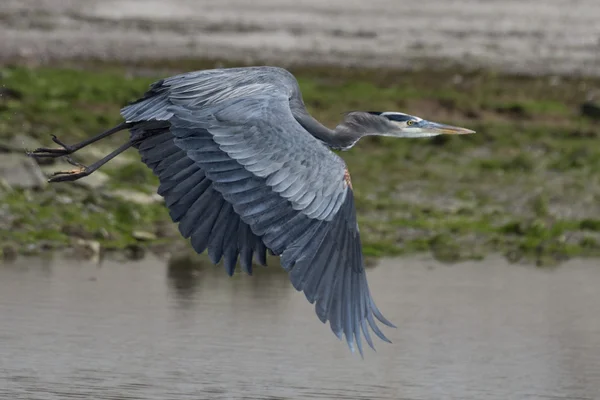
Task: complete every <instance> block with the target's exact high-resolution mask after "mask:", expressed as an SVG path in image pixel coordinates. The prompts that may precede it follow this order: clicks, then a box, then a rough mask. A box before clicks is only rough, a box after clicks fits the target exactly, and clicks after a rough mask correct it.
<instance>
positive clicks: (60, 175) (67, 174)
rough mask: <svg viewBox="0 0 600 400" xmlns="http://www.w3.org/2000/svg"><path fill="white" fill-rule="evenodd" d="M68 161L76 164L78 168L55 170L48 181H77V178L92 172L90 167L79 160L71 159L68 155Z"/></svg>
mask: <svg viewBox="0 0 600 400" xmlns="http://www.w3.org/2000/svg"><path fill="white" fill-rule="evenodd" d="M67 161H68V162H69V164H71V165H74V166H76V167H78V168H76V169H72V170H70V171H58V172H54V173H53V174H52V175H50V179H48V182H70V181H76V180H77V179H80V178H83V177H85V176H88V175H89V174H90V173H91V172H90V170H89V169H88V167H86V166H85V165H83V164H81V163H78V162H77V161H74V160H73V159H71V157H67Z"/></svg>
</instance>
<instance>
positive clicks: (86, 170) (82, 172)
mask: <svg viewBox="0 0 600 400" xmlns="http://www.w3.org/2000/svg"><path fill="white" fill-rule="evenodd" d="M131 146H133V143H131V142H127V143H125V144H123V145H121V146H120V147H119V148H118V149H116V150H115V151H113V152H112V153H110V154H109V155H107V156H106V157H104V158H102V159H100V160H98V161H96V162H95V163H93V164H92V165H90V166H89V167H88V166H85V165H83V164H80V163H78V162H76V161H73V160H72V159H71V158H70V157H69V158H67V161H68V162H69V163H70V164H72V165H75V166H76V167H78V168H77V169H73V170H70V171H58V172H55V173H53V174H52V175H51V177H50V179H48V182H69V181H76V180H77V179H80V178H83V177H86V176H88V175H90V174H91V173H93V172H94V171H96V170H97V169H98V168H100V167H101V166H103V165H104V164H106V163H107V162H109V161H110V160H112V159H113V158H115V157H116V156H118V155H119V154H121V153H122V152H124V151H125V150H127V149H128V148H130V147H131Z"/></svg>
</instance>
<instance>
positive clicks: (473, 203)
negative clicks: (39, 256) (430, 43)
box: [0, 60, 600, 263]
mask: <svg viewBox="0 0 600 400" xmlns="http://www.w3.org/2000/svg"><path fill="white" fill-rule="evenodd" d="M211 66H212V65H211V64H210V62H206V61H198V62H194V61H193V60H191V61H186V62H181V64H180V67H179V70H180V71H181V70H184V69H185V70H191V69H198V68H207V67H211ZM154 67H161V68H163V70H165V69H168V70H169V72H168V73H159V72H152V71H151V70H150V73H147V74H145V75H146V76H144V77H139V76H134V75H132V74H131V73H130V71H132V69H128V68H127V67H121V66H114V65H113V66H108V65H106V66H104V67H103V70H101V71H100V70H98V68H95V69H94V68H88V69H85V68H79V69H69V68H51V67H40V68H32V69H29V68H25V67H19V66H16V67H5V68H3V69H0V71H1V74H0V77H1V82H0V84H1V85H2V90H4V93H5V95H3V96H2V97H0V140H2V139H3V138H7V137H9V136H11V135H13V134H15V133H25V134H27V135H30V136H32V137H34V138H36V139H38V140H40V141H42V142H44V143H47V144H49V143H50V142H49V134H56V135H58V136H59V137H61V138H62V139H64V140H65V141H67V142H72V141H76V140H80V139H81V138H84V137H88V136H90V135H92V134H95V133H97V132H100V131H102V130H104V129H106V128H107V127H110V126H112V125H114V124H116V123H118V122H119V121H120V116H119V109H120V107H122V106H123V105H124V104H126V103H127V102H129V101H131V100H134V99H136V98H137V97H139V96H140V95H141V94H142V93H143V92H144V91H145V90H146V89H147V87H148V85H149V84H150V83H151V82H153V81H155V80H157V79H159V78H161V77H164V76H165V75H170V74H172V73H174V71H173V70H172V68H173V65H168V64H164V65H158V64H157V65H155V66H154ZM146 72H148V70H146ZM292 72H294V73H295V75H296V76H297V78H298V81H299V83H300V86H301V88H302V91H303V96H304V100H305V102H306V104H307V107H308V108H309V110H310V112H311V113H312V114H313V115H314V116H315V117H316V118H318V119H320V120H322V121H323V122H324V123H325V124H327V125H329V126H334V125H335V124H336V123H337V122H339V120H340V119H341V117H342V114H343V113H344V112H346V111H351V110H398V111H403V112H407V113H412V114H415V115H419V116H421V117H423V118H427V119H432V120H435V121H439V122H446V123H451V124H456V125H461V126H465V127H468V128H471V129H474V130H476V131H477V134H476V135H470V136H462V137H436V138H431V139H414V140H410V139H392V138H368V139H363V140H362V141H361V142H359V143H358V144H357V146H356V147H355V148H353V149H352V150H350V151H347V152H340V153H339V154H340V156H342V157H343V158H344V159H345V160H346V162H347V163H348V166H349V170H350V172H351V174H352V179H353V186H354V190H355V193H356V205H357V211H358V219H359V222H360V226H361V234H362V238H363V246H364V251H365V254H367V255H368V256H382V255H392V254H401V253H411V252H416V251H427V250H429V251H432V252H433V254H434V255H436V257H438V258H439V259H442V260H445V261H457V260H461V259H464V258H479V257H481V256H483V255H485V254H487V253H489V252H492V251H493V252H496V251H502V252H505V253H506V254H507V255H509V256H510V258H511V259H519V258H522V257H532V256H533V257H535V258H536V260H537V261H538V262H540V263H548V262H549V260H550V261H551V260H560V259H562V258H563V257H567V256H583V255H588V256H595V255H600V223H599V222H598V220H599V216H600V146H599V145H598V142H599V140H600V128H598V127H597V122H596V123H595V122H594V121H593V120H591V119H589V118H586V117H583V116H581V115H580V104H581V103H582V102H583V100H584V99H585V96H586V94H587V93H588V92H589V91H591V90H593V89H597V88H599V87H600V82H599V81H597V80H593V79H587V78H553V77H537V78H527V77H522V76H505V75H500V74H496V73H492V72H485V71H483V72H482V71H471V72H462V71H457V70H452V71H436V72H432V71H415V72H407V71H383V70H380V71H369V70H360V69H349V68H346V69H344V68H337V69H336V68H308V67H307V68H301V67H298V68H293V69H292ZM124 140H125V136H124V135H120V136H119V135H115V137H112V138H110V139H108V140H107V141H106V143H104V144H103V145H98V146H104V147H102V148H103V149H106V151H107V152H108V150H109V147H108V146H109V145H114V144H116V143H120V142H122V141H124ZM103 171H104V172H106V173H107V174H108V175H109V176H110V178H111V181H110V183H109V187H110V188H118V187H132V186H133V187H135V188H136V189H138V190H143V191H149V190H151V188H155V187H156V185H157V181H156V179H155V177H153V176H152V174H151V173H150V171H149V170H148V169H147V168H145V166H144V165H143V164H141V163H140V162H139V161H138V162H137V163H130V164H128V165H126V166H123V167H119V168H111V167H110V164H109V165H107V166H106V168H104V169H103ZM69 191H75V192H78V196H79V197H77V196H76V197H75V200H74V201H73V202H71V203H68V204H61V203H60V202H58V201H56V199H57V196H59V197H58V198H60V195H61V193H63V192H65V193H66V192H69ZM82 191H83V189H74V188H69V185H65V184H62V185H51V186H50V187H49V188H48V189H47V190H46V191H45V192H43V193H42V195H31V194H28V193H27V192H21V191H12V192H10V193H8V194H4V195H0V196H3V197H2V203H3V207H5V208H8V212H7V215H11V218H12V219H11V223H10V233H8V232H6V233H2V235H1V236H0V241H7V240H11V241H13V242H18V243H20V244H23V243H33V242H36V241H50V242H52V243H55V244H56V245H62V244H66V243H68V242H69V239H70V237H71V236H73V235H74V233H73V232H75V233H77V234H79V235H82V236H90V235H91V237H94V238H98V240H100V241H101V242H102V243H103V244H104V245H106V246H110V247H123V246H126V245H128V244H130V243H132V242H133V241H135V239H134V238H133V237H132V232H133V231H134V230H136V229H147V230H152V229H155V228H156V226H158V224H163V223H165V221H168V213H167V211H166V210H165V209H164V208H163V206H162V205H159V204H153V205H137V204H136V205H132V204H130V203H127V202H125V201H119V200H114V199H111V201H108V200H105V199H104V197H103V196H101V195H99V194H97V193H94V192H89V191H88V192H82ZM79 192H82V193H79ZM48 193H49V194H48ZM69 193H71V192H69ZM73 226H75V227H77V229H73V228H72V227H73ZM69 227H71V228H69Z"/></svg>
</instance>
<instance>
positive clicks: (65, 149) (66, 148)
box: [27, 122, 133, 158]
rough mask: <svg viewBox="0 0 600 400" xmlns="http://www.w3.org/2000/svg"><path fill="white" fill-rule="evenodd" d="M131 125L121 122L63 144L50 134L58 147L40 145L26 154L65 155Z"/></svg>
mask: <svg viewBox="0 0 600 400" xmlns="http://www.w3.org/2000/svg"><path fill="white" fill-rule="evenodd" d="M131 126H133V124H132V123H130V122H123V123H121V124H119V125H117V126H115V127H114V128H110V129H109V130H107V131H104V132H102V133H100V134H98V135H96V136H93V137H91V138H89V139H86V140H84V141H81V142H79V143H75V144H72V145H68V144H65V143H63V142H62V141H61V140H60V139H59V138H57V137H56V136H55V135H52V141H53V142H54V143H56V144H58V145H59V146H61V147H60V148H58V149H56V148H54V149H53V148H49V147H40V148H38V149H35V150H33V151H28V152H27V154H28V155H29V156H32V157H36V158H55V157H62V156H66V155H69V154H73V153H74V152H76V151H77V150H79V149H82V148H84V147H85V146H87V145H90V144H92V143H94V142H97V141H98V140H100V139H104V138H105V137H108V136H110V135H112V134H114V133H117V132H119V131H122V130H123V129H127V128H129V127H131Z"/></svg>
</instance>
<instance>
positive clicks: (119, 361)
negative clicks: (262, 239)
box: [0, 258, 600, 400]
mask: <svg viewBox="0 0 600 400" xmlns="http://www.w3.org/2000/svg"><path fill="white" fill-rule="evenodd" d="M597 264H598V262H597V260H595V261H571V262H569V263H567V264H565V265H563V266H561V267H560V268H557V269H538V268H534V267H524V266H516V265H506V264H504V262H503V261H502V260H500V259H489V260H487V261H486V262H479V263H477V262H469V263H463V264H459V265H455V266H444V265H440V264H436V263H435V262H433V261H431V260H428V259H422V258H411V259H406V260H387V261H383V262H382V263H381V264H380V265H379V266H377V267H375V268H372V269H369V271H368V275H369V282H370V285H371V288H372V291H373V293H374V296H375V299H376V301H377V303H378V305H379V306H380V309H381V310H382V311H383V312H384V314H385V315H386V316H387V317H388V318H390V319H391V320H392V321H393V322H394V323H396V324H397V325H398V327H399V329H395V330H394V329H387V330H385V332H386V334H388V336H389V337H390V339H391V340H392V341H393V342H394V343H393V344H392V345H389V344H386V343H383V342H378V343H376V344H377V349H378V352H377V353H375V352H372V351H370V350H367V352H366V354H365V359H364V360H361V358H360V357H359V356H358V355H357V354H354V355H352V354H351V353H350V352H349V351H348V349H347V347H346V345H345V343H343V342H340V341H338V339H337V338H336V337H335V336H334V335H333V334H332V333H331V332H330V331H329V328H328V327H327V326H324V325H322V324H321V322H319V320H318V319H317V317H316V316H315V314H314V310H313V308H312V306H311V305H310V304H308V302H307V301H306V299H305V298H304V295H303V294H302V293H298V292H296V291H295V290H294V289H293V288H292V286H291V285H290V284H289V282H288V279H287V276H286V275H285V274H284V273H279V272H278V271H277V270H276V269H274V268H269V269H259V270H258V271H257V273H256V274H255V276H254V277H247V276H244V275H238V276H235V277H234V278H227V277H226V275H225V273H224V272H223V271H222V270H221V269H217V268H213V267H207V268H193V269H190V268H186V267H187V266H185V265H184V266H182V265H172V266H168V265H167V264H165V262H163V261H160V260H158V259H154V258H147V259H145V260H142V261H139V262H131V263H126V264H121V263H116V262H111V261H104V262H103V263H102V264H100V265H97V264H93V263H89V262H81V261H72V260H71V261H69V260H64V259H56V260H54V261H43V260H38V259H33V260H31V259H29V260H27V259H23V260H20V261H18V262H16V263H14V264H10V265H0V398H6V399H15V400H16V399H69V398H94V399H160V400H167V399H231V398H234V399H235V398H247V399H278V398H286V399H287V398H289V399H307V398H310V399H415V400H416V399H419V400H422V399H432V400H439V399H460V400H466V399H478V400H482V399H502V400H507V399H570V400H571V399H599V398H600V291H599V289H598V288H599V287H600V266H599V265H597Z"/></svg>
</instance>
